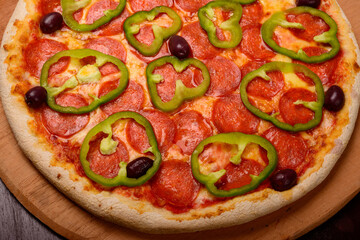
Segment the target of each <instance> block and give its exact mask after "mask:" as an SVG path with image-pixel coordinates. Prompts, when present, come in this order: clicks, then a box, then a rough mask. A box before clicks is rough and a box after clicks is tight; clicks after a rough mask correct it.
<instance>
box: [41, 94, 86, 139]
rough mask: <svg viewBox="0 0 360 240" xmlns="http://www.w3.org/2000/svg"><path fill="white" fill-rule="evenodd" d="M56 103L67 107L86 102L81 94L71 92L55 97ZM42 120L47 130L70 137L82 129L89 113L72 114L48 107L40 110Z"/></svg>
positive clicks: (82, 105)
mask: <svg viewBox="0 0 360 240" xmlns="http://www.w3.org/2000/svg"><path fill="white" fill-rule="evenodd" d="M56 103H57V104H59V105H61V106H64V107H68V106H72V107H78V108H79V107H84V106H87V105H88V103H87V101H86V100H85V99H84V97H83V96H81V95H79V94H73V93H64V94H61V95H59V96H58V97H57V98H56ZM41 118H42V122H43V123H44V125H45V127H46V128H47V130H48V131H49V132H50V133H52V134H55V135H57V136H60V137H70V136H72V135H74V134H75V133H77V132H79V131H80V130H82V129H84V128H85V126H86V125H87V124H88V122H89V119H90V118H89V114H82V115H73V114H65V113H59V112H56V111H54V110H52V109H50V108H48V107H46V108H44V109H43V111H42V115H41Z"/></svg>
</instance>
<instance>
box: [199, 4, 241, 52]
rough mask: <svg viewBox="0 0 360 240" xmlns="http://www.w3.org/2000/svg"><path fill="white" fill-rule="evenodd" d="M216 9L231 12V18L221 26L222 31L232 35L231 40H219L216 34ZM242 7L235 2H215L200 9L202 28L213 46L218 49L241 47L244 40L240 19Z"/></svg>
mask: <svg viewBox="0 0 360 240" xmlns="http://www.w3.org/2000/svg"><path fill="white" fill-rule="evenodd" d="M214 8H221V10H223V11H229V12H231V17H230V18H229V19H228V20H226V21H224V22H222V23H221V24H220V26H219V27H220V29H221V30H223V31H226V32H228V33H230V36H231V37H230V40H225V41H224V40H222V39H219V38H218V36H217V34H216V32H217V27H216V26H215V24H214V23H213V21H214V20H215V18H216V16H215V13H214ZM241 15H242V7H241V5H240V4H237V3H235V2H229V1H227V2H225V1H213V2H210V3H208V4H207V5H205V6H204V7H202V8H200V10H199V12H198V16H199V22H200V25H201V27H202V28H203V29H204V30H205V31H206V32H207V34H208V37H209V40H210V42H211V44H212V45H214V46H215V47H218V48H234V47H236V46H237V45H239V43H240V41H241V38H242V31H241V27H240V24H239V22H240V19H241Z"/></svg>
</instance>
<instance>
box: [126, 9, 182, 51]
mask: <svg viewBox="0 0 360 240" xmlns="http://www.w3.org/2000/svg"><path fill="white" fill-rule="evenodd" d="M162 13H165V14H167V15H168V16H169V17H170V18H171V19H172V20H173V23H172V25H171V26H170V27H167V28H165V27H160V26H158V25H156V24H153V25H152V29H153V32H154V41H153V42H152V43H151V45H147V44H145V43H141V42H139V41H138V40H137V39H136V37H135V35H136V34H138V33H139V31H140V24H141V23H143V22H145V21H152V20H154V19H155V17H156V16H158V15H159V14H162ZM181 25H182V21H181V18H180V16H179V15H178V14H177V13H176V12H175V11H174V10H172V9H171V8H169V7H166V6H159V7H155V8H153V9H152V10H150V11H140V12H137V13H135V14H134V15H132V16H130V17H129V18H127V19H126V20H125V22H124V32H125V37H126V39H127V40H128V41H129V43H130V44H131V45H132V46H133V47H134V48H136V50H138V51H139V52H140V53H141V54H143V55H144V56H148V57H149V56H153V55H156V54H157V53H158V52H159V51H160V48H161V46H162V45H163V43H164V41H165V40H166V39H168V38H169V37H171V36H172V35H174V34H176V33H177V32H178V31H180V29H181Z"/></svg>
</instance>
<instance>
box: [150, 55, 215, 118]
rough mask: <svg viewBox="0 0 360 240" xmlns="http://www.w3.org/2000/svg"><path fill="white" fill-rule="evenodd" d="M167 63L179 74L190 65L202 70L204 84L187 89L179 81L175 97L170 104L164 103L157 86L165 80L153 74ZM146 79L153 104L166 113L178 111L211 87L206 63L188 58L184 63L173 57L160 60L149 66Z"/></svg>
mask: <svg viewBox="0 0 360 240" xmlns="http://www.w3.org/2000/svg"><path fill="white" fill-rule="evenodd" d="M167 63H170V64H171V65H172V66H173V67H174V69H175V71H176V72H178V73H180V72H182V71H184V70H185V69H186V68H187V67H188V66H190V65H191V66H194V67H196V68H198V69H200V70H201V72H202V76H203V81H202V83H201V84H200V85H199V86H197V87H195V88H187V87H186V86H185V85H184V84H183V82H182V81H181V80H177V81H176V88H175V94H174V97H173V98H172V99H171V100H170V101H168V102H163V101H162V100H161V98H160V96H159V95H158V92H157V89H156V84H158V83H160V82H161V81H163V80H164V79H163V77H162V76H161V75H159V74H153V72H154V70H155V68H157V67H161V66H163V65H165V64H167ZM146 78H147V85H148V88H149V93H150V97H151V101H152V103H153V104H154V105H155V107H157V108H158V109H160V110H162V111H165V112H169V111H173V110H175V109H177V108H178V107H179V106H180V105H181V104H182V103H183V102H184V101H186V100H190V99H194V98H196V97H200V96H202V95H204V94H205V93H206V91H207V90H208V88H209V85H210V73H209V71H208V69H207V67H206V66H205V64H204V63H202V62H201V61H199V60H197V59H194V58H188V59H185V60H183V61H181V60H179V59H178V58H176V57H173V56H166V57H162V58H159V59H157V60H155V61H153V62H151V63H150V64H149V65H148V66H147V68H146Z"/></svg>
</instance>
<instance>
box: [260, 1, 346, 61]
mask: <svg viewBox="0 0 360 240" xmlns="http://www.w3.org/2000/svg"><path fill="white" fill-rule="evenodd" d="M304 14H307V15H304ZM308 14H309V15H312V16H313V17H318V18H319V19H321V20H322V21H323V22H325V23H326V24H325V25H326V26H325V28H326V29H328V31H325V32H323V33H322V34H320V35H317V36H315V37H313V40H314V41H315V42H317V43H321V44H324V45H330V46H331V50H330V51H329V52H326V53H324V54H321V55H318V56H308V55H307V54H306V53H305V52H304V50H303V49H300V50H299V51H298V52H295V51H292V50H290V49H287V48H283V47H281V46H279V45H278V43H277V42H276V41H275V40H274V39H273V36H274V31H275V29H276V28H277V27H278V26H280V27H283V28H290V29H297V30H299V29H300V30H304V29H305V27H306V25H310V26H311V25H313V21H312V20H310V21H305V23H306V25H305V27H304V25H303V24H301V23H298V22H289V21H287V19H286V16H288V15H299V16H308ZM305 18H306V17H305ZM310 29H312V30H313V31H314V33H310V35H311V36H313V35H316V34H318V33H319V32H317V31H318V28H314V27H311V28H310ZM337 29H338V27H337V24H336V22H335V21H334V20H333V19H332V18H331V17H330V16H329V15H328V14H326V13H325V12H322V11H320V10H318V9H315V8H310V7H296V8H291V9H287V10H285V11H283V12H277V13H275V14H273V15H272V16H271V17H270V18H269V19H268V20H267V21H266V22H265V23H264V24H263V25H262V27H261V35H262V37H263V39H264V41H265V42H266V43H267V45H268V46H269V47H270V48H272V49H273V50H274V51H276V52H278V53H281V54H283V55H285V56H288V57H290V58H292V59H296V60H300V61H303V62H306V63H319V62H325V61H327V60H329V59H331V58H333V57H335V56H336V55H337V54H338V52H339V51H340V43H339V40H338V38H337ZM293 31H294V30H293ZM322 31H323V30H320V33H321V32H322ZM301 33H302V36H303V37H304V34H303V33H304V32H301ZM305 34H308V33H305ZM305 36H307V35H305ZM307 38H309V36H307Z"/></svg>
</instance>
